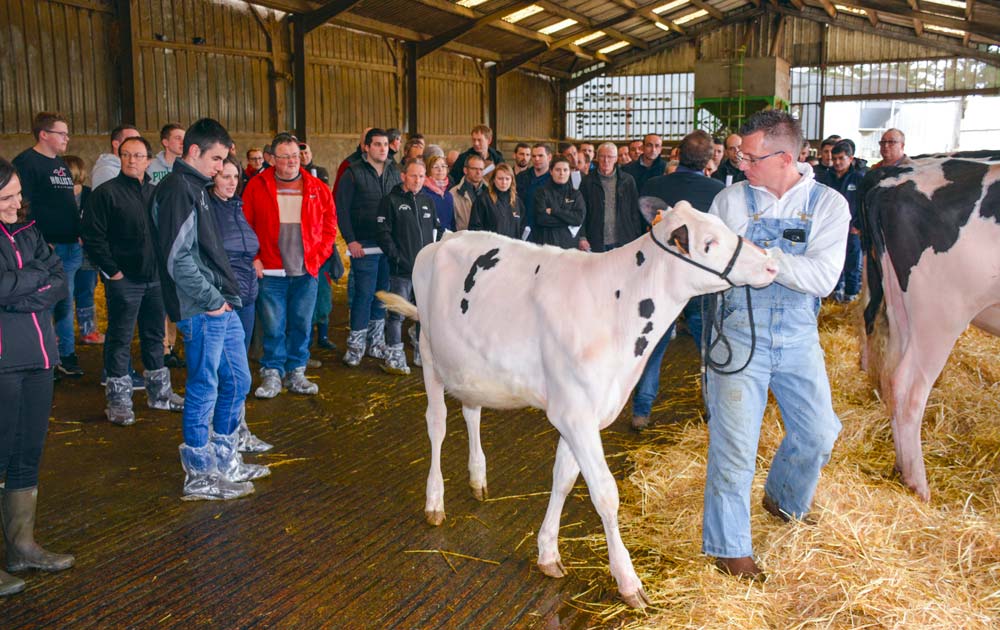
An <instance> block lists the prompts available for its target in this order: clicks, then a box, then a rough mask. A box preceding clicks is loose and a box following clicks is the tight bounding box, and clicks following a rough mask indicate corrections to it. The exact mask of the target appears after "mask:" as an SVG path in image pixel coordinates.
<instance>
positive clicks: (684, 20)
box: [674, 9, 708, 24]
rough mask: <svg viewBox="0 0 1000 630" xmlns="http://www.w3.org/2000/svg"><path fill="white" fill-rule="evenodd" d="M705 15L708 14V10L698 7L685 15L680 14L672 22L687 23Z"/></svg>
mask: <svg viewBox="0 0 1000 630" xmlns="http://www.w3.org/2000/svg"><path fill="white" fill-rule="evenodd" d="M706 15H708V11H706V10H705V9H698V10H697V11H692V12H691V13H688V14H687V15H682V16H681V17H679V18H677V19H675V20H674V22H677V23H678V24H687V23H688V22H690V21H691V20H697V19H698V18H700V17H704V16H706Z"/></svg>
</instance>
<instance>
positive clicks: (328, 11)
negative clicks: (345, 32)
mask: <svg viewBox="0 0 1000 630" xmlns="http://www.w3.org/2000/svg"><path fill="white" fill-rule="evenodd" d="M359 2H361V0H328V2H327V3H326V4H324V5H323V6H321V7H319V8H318V9H315V10H313V11H310V12H309V13H302V14H300V15H301V18H300V19H301V21H302V27H303V28H304V29H305V32H306V33H307V34H308V33H310V32H312V31H314V30H316V29H317V28H319V27H320V26H323V25H324V24H326V23H327V22H329V21H330V20H331V19H333V18H335V17H337V16H338V15H340V14H341V13H344V12H346V11H348V10H350V9H351V8H352V7H353V6H354V5H356V4H358V3H359Z"/></svg>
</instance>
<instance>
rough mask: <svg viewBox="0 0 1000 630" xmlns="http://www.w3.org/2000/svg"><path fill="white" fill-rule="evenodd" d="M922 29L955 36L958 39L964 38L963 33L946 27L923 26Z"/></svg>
mask: <svg viewBox="0 0 1000 630" xmlns="http://www.w3.org/2000/svg"><path fill="white" fill-rule="evenodd" d="M924 29H925V30H928V31H937V32H938V33H944V34H946V35H957V36H958V37H965V31H960V30H958V29H957V28H948V27H947V26H938V25H936V24H924Z"/></svg>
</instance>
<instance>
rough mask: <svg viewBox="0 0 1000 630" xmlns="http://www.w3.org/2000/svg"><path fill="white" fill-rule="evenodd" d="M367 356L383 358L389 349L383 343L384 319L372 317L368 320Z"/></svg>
mask: <svg viewBox="0 0 1000 630" xmlns="http://www.w3.org/2000/svg"><path fill="white" fill-rule="evenodd" d="M367 337H368V356H370V357H371V358H373V359H384V358H386V355H387V354H388V352H389V350H388V348H386V345H385V320H384V319H373V320H371V321H370V322H368V334H367Z"/></svg>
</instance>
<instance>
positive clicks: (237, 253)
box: [208, 157, 273, 453]
mask: <svg viewBox="0 0 1000 630" xmlns="http://www.w3.org/2000/svg"><path fill="white" fill-rule="evenodd" d="M240 172H241V169H240V165H239V164H237V163H236V160H234V159H233V158H231V157H230V158H227V159H226V161H225V162H224V163H223V165H222V170H221V171H219V174H218V175H216V176H215V177H213V178H212V187H211V188H210V189H209V191H210V193H209V195H208V205H209V207H210V208H211V209H212V217H213V218H214V219H215V225H216V227H217V228H218V232H219V237H220V238H221V239H222V247H223V249H225V250H226V256H227V257H228V258H229V266H230V267H232V270H233V276H234V277H235V278H236V284H237V286H238V287H239V290H240V300H241V301H242V302H243V306H241V307H240V308H238V309H237V310H236V315H237V317H239V318H240V323H241V324H243V333H244V341H245V343H246V348H247V351H249V350H250V339H251V337H253V323H254V319H255V316H256V310H255V309H256V306H255V304H256V300H257V293H258V290H259V289H258V286H257V281H258V280H259V275H258V273H257V269H256V267H254V264H253V259H254V258H255V257H256V256H257V252H258V251H259V250H260V242H259V241H258V240H257V234H256V232H254V231H253V228H251V227H250V224H249V223H247V218H246V216H245V215H244V214H243V200H242V199H240V197H239V195H238V194H237V188H239V185H240ZM261 275H262V274H261ZM237 432H238V434H239V438H240V439H239V450H240V451H242V452H244V453H263V452H264V451H269V450H271V448H273V447H272V445H271V444H268V443H267V442H265V441H264V440H262V439H260V438H258V437H257V436H256V435H254V434H253V433H251V432H250V427H248V426H247V418H246V407H245V406H244V407H243V408H241V409H240V421H239V426H238V427H237Z"/></svg>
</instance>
